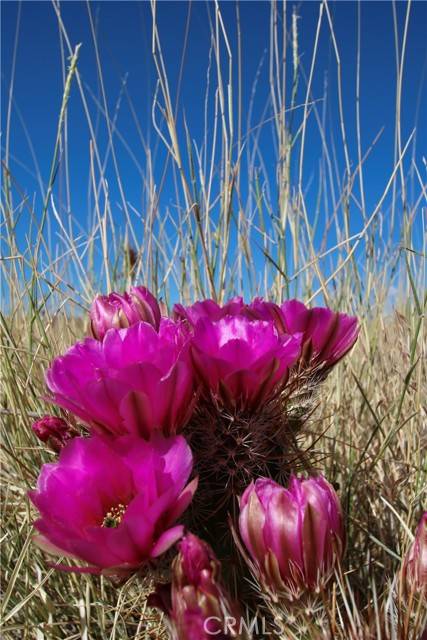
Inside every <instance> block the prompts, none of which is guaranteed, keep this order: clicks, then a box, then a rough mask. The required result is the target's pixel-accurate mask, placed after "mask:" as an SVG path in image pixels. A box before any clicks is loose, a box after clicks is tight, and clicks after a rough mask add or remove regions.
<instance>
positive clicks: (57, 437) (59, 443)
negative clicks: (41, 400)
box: [31, 416, 77, 452]
mask: <svg viewBox="0 0 427 640" xmlns="http://www.w3.org/2000/svg"><path fill="white" fill-rule="evenodd" d="M31 429H32V430H33V432H34V434H35V435H36V436H37V438H38V439H39V440H40V441H41V442H45V443H46V444H48V445H49V446H50V448H51V449H53V450H54V451H56V452H58V451H60V449H62V447H63V446H64V445H65V444H66V443H67V442H68V441H69V440H70V439H71V438H73V437H74V436H76V435H77V432H75V431H74V430H73V429H72V428H71V427H70V425H69V424H68V423H67V422H66V421H65V420H64V419H63V418H58V417H57V416H43V417H42V418H39V419H38V420H36V421H35V422H33V424H32V425H31Z"/></svg>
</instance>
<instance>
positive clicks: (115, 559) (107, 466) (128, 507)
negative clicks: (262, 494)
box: [29, 435, 196, 575]
mask: <svg viewBox="0 0 427 640" xmlns="http://www.w3.org/2000/svg"><path fill="white" fill-rule="evenodd" d="M192 464H193V461H192V455H191V451H190V448H189V446H188V445H187V443H186V441H185V439H184V438H183V437H182V436H177V437H175V438H169V439H165V438H163V437H162V436H159V435H157V436H155V437H153V438H152V440H151V441H150V442H146V441H145V440H143V439H141V438H136V437H132V436H124V437H121V438H117V439H116V440H115V441H114V443H113V444H110V443H108V442H107V441H106V440H105V439H103V438H100V437H98V436H93V437H91V438H74V439H73V440H71V441H70V442H69V443H68V444H67V445H66V446H65V447H64V448H63V449H62V450H61V453H60V455H59V460H58V462H56V463H54V464H45V465H44V466H43V467H42V470H41V473H40V476H39V479H38V484H37V489H36V490H35V491H30V492H29V496H30V498H31V501H32V502H33V503H34V505H35V506H36V507H37V509H38V510H39V512H40V516H41V517H40V519H39V520H37V521H36V522H35V524H34V526H35V528H36V529H37V530H38V531H39V532H40V535H39V536H37V537H36V538H35V541H36V542H37V543H38V544H39V545H40V546H41V547H42V548H43V549H44V550H45V551H47V552H49V553H52V554H55V555H61V556H70V557H73V558H78V559H80V560H84V561H85V562H87V563H88V564H89V565H90V566H89V567H86V568H82V567H73V570H76V571H82V572H90V573H101V572H102V573H105V574H109V575H127V574H129V573H131V572H133V571H135V570H136V569H138V568H139V567H140V566H141V565H143V564H144V563H145V562H147V561H148V560H150V559H151V558H156V557H157V556H159V555H161V554H162V553H164V552H165V551H166V550H167V549H169V547H171V546H172V545H173V544H174V543H175V542H176V541H177V540H178V539H179V538H180V537H181V535H182V533H183V527H182V526H181V525H176V524H175V522H176V520H177V519H178V518H179V517H180V515H181V514H182V513H183V511H184V510H185V509H186V508H187V506H188V504H189V503H190V501H191V499H192V496H193V493H194V491H195V489H196V481H193V482H191V483H190V484H188V485H187V486H186V483H187V481H188V478H189V476H190V473H191V470H192ZM59 568H65V569H67V567H59Z"/></svg>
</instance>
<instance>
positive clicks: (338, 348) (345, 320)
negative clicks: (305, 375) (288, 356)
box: [281, 300, 359, 368]
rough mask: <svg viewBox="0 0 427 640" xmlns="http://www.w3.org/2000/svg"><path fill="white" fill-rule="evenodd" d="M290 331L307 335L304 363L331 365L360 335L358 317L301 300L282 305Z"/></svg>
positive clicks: (286, 324) (284, 323)
mask: <svg viewBox="0 0 427 640" xmlns="http://www.w3.org/2000/svg"><path fill="white" fill-rule="evenodd" d="M281 311H282V315H283V326H284V328H285V331H286V333H290V334H295V333H302V334H303V352H302V359H303V361H304V362H303V364H306V365H307V364H309V365H312V366H320V365H322V366H323V367H324V368H329V367H331V366H333V365H334V364H336V363H337V362H338V361H339V360H341V358H343V357H344V356H345V354H346V353H347V352H348V351H350V349H351V348H352V346H353V345H354V343H355V342H356V340H357V337H358V335H359V326H358V322H357V318H356V317H354V316H348V315H346V314H345V313H337V312H335V311H332V310H331V309H328V308H326V307H314V308H313V309H308V308H307V307H306V306H305V305H304V304H303V303H302V302H299V301H298V300H288V301H286V302H284V303H283V304H282V306H281Z"/></svg>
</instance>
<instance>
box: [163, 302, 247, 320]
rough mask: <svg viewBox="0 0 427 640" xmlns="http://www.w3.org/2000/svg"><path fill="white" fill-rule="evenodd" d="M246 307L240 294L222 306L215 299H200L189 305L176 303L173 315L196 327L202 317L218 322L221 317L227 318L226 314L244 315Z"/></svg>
mask: <svg viewBox="0 0 427 640" xmlns="http://www.w3.org/2000/svg"><path fill="white" fill-rule="evenodd" d="M245 307H246V305H245V303H244V301H243V298H241V297H240V296H236V297H235V298H231V299H230V300H228V302H226V303H225V304H224V305H222V306H221V305H220V304H218V303H217V302H215V300H211V299H207V300H199V301H198V302H195V303H194V304H192V305H190V306H188V307H185V306H184V305H182V304H175V305H174V307H173V317H174V318H175V320H186V321H187V322H188V324H189V325H190V326H192V327H194V326H195V325H196V324H197V321H198V320H200V318H208V319H209V320H213V321H214V322H216V321H217V320H221V318H225V316H239V315H243V312H244V309H245Z"/></svg>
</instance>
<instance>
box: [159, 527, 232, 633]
mask: <svg viewBox="0 0 427 640" xmlns="http://www.w3.org/2000/svg"><path fill="white" fill-rule="evenodd" d="M178 548H179V554H178V556H177V557H176V559H175V560H174V563H173V567H172V584H171V585H170V586H169V587H165V586H160V587H158V589H157V591H156V594H153V596H151V598H150V604H151V605H152V606H156V607H158V608H159V609H161V610H162V611H164V613H165V614H166V615H167V618H168V622H169V627H170V633H171V637H172V638H173V640H209V638H211V637H216V638H220V640H226V639H228V638H241V635H239V615H238V612H237V610H236V606H235V605H234V603H231V601H230V598H229V596H228V594H227V593H226V591H225V590H224V588H223V587H222V585H221V581H220V563H219V562H218V560H217V559H216V557H215V555H214V553H213V551H212V549H211V548H210V546H209V545H208V544H206V543H205V542H203V540H200V538H198V537H197V536H195V535H193V534H191V533H188V534H187V535H186V536H185V537H184V538H183V539H182V540H181V542H180V543H179V545H178ZM230 621H234V624H235V625H236V627H233V623H232V622H231V623H230Z"/></svg>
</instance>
